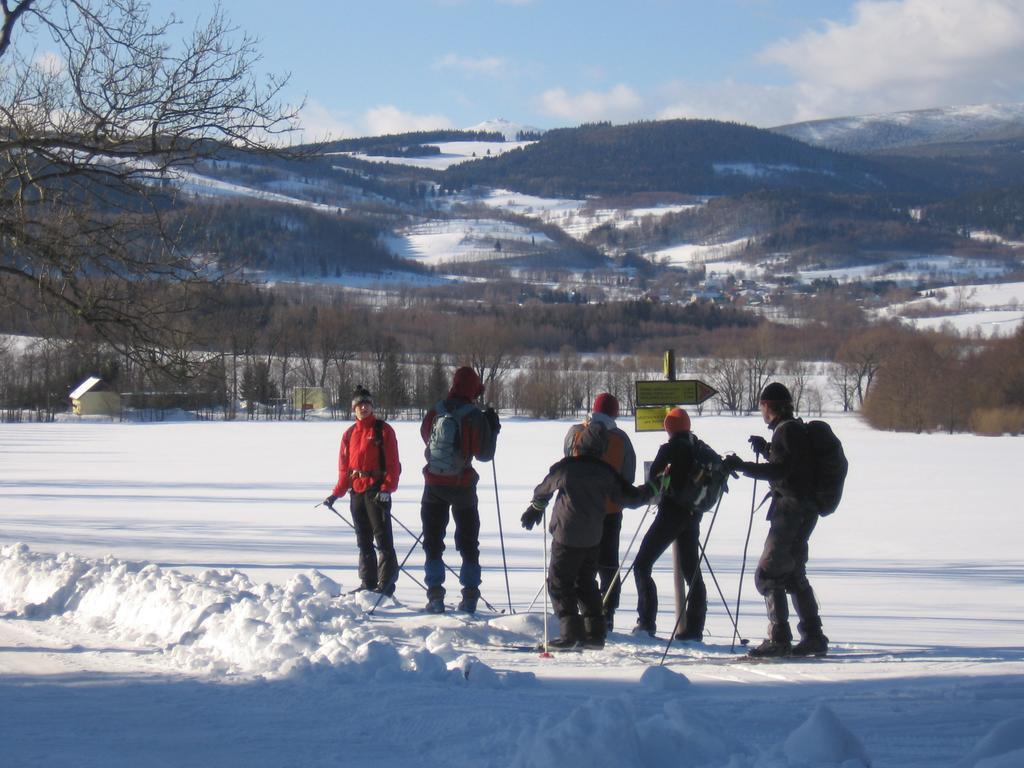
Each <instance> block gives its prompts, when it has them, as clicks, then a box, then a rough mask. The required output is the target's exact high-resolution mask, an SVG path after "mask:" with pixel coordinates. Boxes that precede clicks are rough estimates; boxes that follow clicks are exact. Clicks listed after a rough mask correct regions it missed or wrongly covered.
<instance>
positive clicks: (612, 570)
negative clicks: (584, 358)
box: [562, 392, 636, 632]
mask: <svg viewBox="0 0 1024 768" xmlns="http://www.w3.org/2000/svg"><path fill="white" fill-rule="evenodd" d="M618 416H619V401H618V399H617V398H616V397H615V395H613V394H611V393H610V392H602V393H600V394H599V395H598V396H597V397H595V398H594V408H593V412H592V413H591V415H590V416H588V417H587V419H586V421H584V422H582V423H581V424H573V425H572V426H571V427H569V431H568V432H567V433H566V435H565V440H564V444H563V446H562V450H563V453H564V455H565V456H573V455H575V454H576V453H577V446H576V443H577V441H578V440H579V438H580V436H581V435H582V434H584V432H586V429H587V425H588V424H590V423H591V422H595V421H596V422H598V423H600V424H602V425H604V427H605V428H606V429H607V430H608V432H607V436H608V440H607V444H606V445H605V449H604V452H603V453H602V454H601V459H602V460H603V461H604V462H605V463H606V464H607V465H608V466H610V467H611V468H612V469H614V470H615V471H616V472H618V473H619V474H620V475H622V479H623V480H625V481H626V482H627V483H633V482H636V451H634V450H633V443H631V442H630V440H629V436H628V435H627V434H626V433H625V432H623V431H622V430H621V429H620V428H619V427H618V426H617V425H616V423H615V419H617V418H618ZM605 512H606V514H605V516H604V522H603V523H602V525H603V528H604V530H603V532H602V533H601V543H600V544H599V545H598V550H597V576H598V579H599V580H600V582H601V594H602V595H604V596H605V597H604V605H603V610H604V621H605V625H606V628H607V631H608V632H611V631H612V628H613V626H614V624H615V610H616V609H617V608H618V607H619V593H620V592H621V591H622V583H621V579H620V578H619V576H620V575H621V574H620V570H619V534H620V533H621V531H622V505H621V504H616V503H614V502H613V501H611V500H610V499H608V500H606V501H605Z"/></svg>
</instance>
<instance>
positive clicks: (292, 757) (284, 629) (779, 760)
mask: <svg viewBox="0 0 1024 768" xmlns="http://www.w3.org/2000/svg"><path fill="white" fill-rule="evenodd" d="M693 421H694V429H695V431H696V432H697V433H698V434H699V435H700V436H701V437H702V439H704V440H706V441H707V442H709V443H710V444H711V445H712V446H713V447H715V448H716V449H718V450H719V451H720V452H723V453H724V452H727V451H729V450H736V451H737V452H740V453H741V454H744V455H747V454H748V451H749V449H748V448H747V446H746V438H747V436H749V435H750V434H765V432H764V426H763V424H762V423H761V422H760V420H759V419H757V418H732V417H714V416H701V415H698V414H696V413H694V415H693ZM830 421H831V422H832V423H833V424H834V426H835V428H836V431H837V433H838V434H839V435H840V437H841V438H842V439H843V441H844V444H845V446H846V451H847V454H848V456H849V458H850V462H851V474H850V478H849V480H848V486H847V492H846V495H845V497H844V500H843V505H842V506H841V507H840V509H839V511H838V512H837V513H836V514H835V515H834V516H832V517H829V518H827V519H824V520H822V521H821V522H820V524H819V526H818V529H817V531H816V532H815V534H814V537H813V538H812V542H811V563H810V576H811V579H812V583H813V584H814V586H815V590H816V592H817V595H818V597H819V599H820V601H821V603H822V614H823V618H824V622H825V631H826V633H827V634H828V635H829V636H830V638H831V652H830V656H829V657H828V658H826V659H824V660H815V661H803V662H800V661H788V662H781V663H761V664H757V663H748V662H745V661H744V660H743V659H742V658H740V657H739V653H740V652H741V651H742V650H743V647H742V646H741V645H739V644H737V645H736V646H735V652H734V651H733V650H732V644H733V626H732V623H731V619H730V616H729V615H728V614H727V612H726V608H725V606H724V605H723V600H722V599H721V598H720V597H719V595H718V593H717V591H716V587H715V583H714V581H713V580H712V578H711V575H710V572H709V571H707V570H705V579H706V580H707V582H708V590H709V615H708V624H707V628H706V635H705V642H704V643H703V644H700V645H691V646H686V647H681V646H679V645H678V644H675V645H673V647H672V648H671V649H670V650H669V651H668V654H667V655H665V644H664V639H665V638H666V637H667V635H668V633H669V630H670V628H671V626H672V623H673V620H674V619H673V615H672V593H671V585H670V581H671V574H670V572H669V568H670V564H671V557H670V555H669V554H666V555H665V556H664V557H663V558H662V560H661V561H660V562H659V568H658V569H657V570H656V572H655V578H656V581H657V583H658V586H659V594H660V597H661V606H660V607H661V611H660V614H659V617H658V629H659V639H650V638H646V637H643V638H634V637H633V636H631V635H630V634H629V630H630V629H631V627H632V625H633V623H634V621H635V604H636V597H635V591H634V589H633V584H632V579H627V580H626V583H625V586H624V589H623V596H622V604H621V606H620V609H619V612H618V614H617V616H616V626H615V631H614V632H613V633H612V634H611V636H610V638H609V642H608V645H607V646H606V648H605V650H603V651H587V652H584V653H571V654H560V655H557V656H555V657H554V658H551V659H543V658H540V657H539V656H538V654H537V653H536V652H534V651H531V650H528V649H529V648H532V646H533V644H535V643H536V642H538V641H539V640H540V638H541V637H542V636H543V633H544V620H543V606H544V598H543V595H542V594H540V593H539V590H540V587H541V585H542V583H543V577H542V572H541V571H542V563H543V552H542V544H543V541H544V538H543V536H542V534H541V531H540V530H538V529H535V530H534V531H532V532H526V531H524V530H522V528H521V527H520V526H519V520H518V518H519V515H520V514H521V513H522V510H523V509H524V508H525V507H526V505H527V504H528V502H529V499H530V495H531V491H532V488H533V486H534V485H535V484H536V483H537V482H539V481H540V479H541V478H542V477H543V475H544V473H545V471H546V469H547V467H548V466H549V465H550V464H551V463H553V462H554V461H555V460H557V459H558V457H559V453H560V450H561V442H562V437H563V435H564V433H565V430H566V429H567V428H568V426H569V422H566V421H563V422H536V421H529V420H523V419H515V418H505V419H504V421H503V429H502V431H501V435H500V441H499V449H498V453H497V457H496V464H495V465H494V467H493V469H492V466H491V465H488V464H484V465H482V466H480V467H479V469H480V472H481V475H482V480H481V484H480V489H479V493H480V503H481V517H482V534H481V562H482V564H483V569H484V582H483V584H482V591H483V597H484V600H485V603H486V605H485V604H484V603H482V604H481V612H480V614H479V615H478V617H477V618H475V619H469V618H467V617H465V616H463V615H461V614H457V613H454V612H450V613H447V614H445V615H443V616H430V615H427V614H424V613H421V612H420V610H419V609H420V608H421V607H422V605H423V602H424V596H423V593H422V590H421V588H420V587H419V586H417V584H416V583H415V581H414V579H417V580H420V579H422V562H423V560H422V552H421V550H419V549H418V548H417V547H416V546H415V536H416V534H418V532H419V520H418V517H419V496H420V493H421V491H422V484H421V479H420V468H421V465H422V450H423V449H422V442H421V441H420V439H419V436H418V424H417V423H412V422H398V423H396V424H395V427H396V431H397V434H398V439H399V446H400V451H401V458H402V462H403V475H402V482H401V485H400V487H399V489H398V491H397V492H396V493H395V494H394V516H395V521H396V524H395V539H396V547H397V549H398V553H399V558H400V559H402V558H404V557H405V556H406V555H407V554H409V559H408V560H407V561H406V571H407V573H406V574H404V575H403V576H402V577H401V578H400V580H399V583H398V591H397V594H396V597H397V601H392V600H390V599H384V600H383V601H381V603H380V605H379V606H378V607H377V608H374V604H375V602H376V595H372V594H369V593H358V592H357V593H353V594H346V591H347V590H350V589H352V588H353V587H355V586H356V585H357V584H358V577H357V575H356V572H355V565H356V554H355V546H354V536H353V535H352V533H351V530H350V529H349V528H348V527H347V526H346V524H345V523H344V522H342V520H341V519H339V518H338V517H335V516H334V515H332V514H330V512H329V511H328V510H326V509H325V508H324V507H316V506H314V505H316V504H317V502H318V501H319V500H320V499H322V498H323V497H324V496H325V495H326V494H327V493H328V492H329V491H330V489H331V486H332V485H333V483H334V480H335V473H336V461H337V446H338V439H339V438H340V435H341V432H342V431H343V429H344V428H345V426H346V424H344V423H330V422H306V423H301V422H290V423H289V422H284V423H212V422H194V423H161V424H117V423H114V424H109V423H107V424H104V423H95V422H93V423H86V422H83V423H57V424H48V425H36V424H23V425H0V452H2V454H3V456H4V459H3V462H2V463H0V616H2V618H0V739H2V742H3V744H4V758H3V760H4V761H5V762H4V765H12V766H21V765H46V766H104V767H105V768H106V767H107V766H138V765H143V764H160V765H174V766H178V765H181V766H189V767H190V768H192V767H193V766H197V765H204V766H205V765H225V766H227V765H246V766H281V765H302V766H321V765H322V766H328V765H330V766H337V765H370V764H372V765H377V766H388V767H390V766H417V767H418V768H421V767H422V766H432V765H460V766H463V765H466V766H541V767H546V766H552V767H554V766H558V768H562V767H563V766H566V765H586V766H616V767H617V768H618V767H621V766H625V767H626V768H632V767H633V766H636V767H638V768H639V767H641V766H643V767H645V768H648V767H653V766H667V765H672V766H694V767H696V766H707V767H709V768H807V767H808V766H814V767H815V768H817V767H818V766H827V767H831V766H838V767H841V768H858V767H860V768H864V767H865V766H874V767H875V768H877V767H878V766H900V768H914V767H916V766H922V767H923V766H929V768H930V767H932V766H958V768H968V767H973V768H993V766H995V767H996V768H1007V766H1015V767H1019V766H1020V765H1022V764H1024V763H1022V758H1024V727H1021V726H1022V725H1024V718H1021V717H1020V715H1019V714H1018V709H1019V702H1020V701H1021V699H1022V698H1024V648H1021V644H1020V637H1021V630H1022V629H1024V620H1022V618H1021V615H1020V609H1019V602H1020V601H1019V595H1020V586H1021V583H1022V582H1024V567H1022V566H1021V563H1020V556H1019V555H1020V552H1021V551H1022V545H1024V541H1022V536H1021V533H1020V530H1021V525H1020V522H1019V520H1020V517H1019V512H1018V505H1017V502H1016V496H1017V486H1018V485H1019V484H1018V483H1017V481H1016V473H1017V472H1019V467H1020V466H1022V459H1024V447H1022V443H1021V441H1020V438H1012V437H1004V438H979V437H973V436H968V435H952V436H951V435H905V434H893V433H881V432H875V431H873V430H871V429H868V428H867V427H866V426H864V425H863V424H862V423H861V422H860V421H859V420H858V419H857V418H855V417H850V416H845V417H844V416H835V417H830ZM620 425H622V426H624V427H625V428H626V429H627V432H629V433H630V434H631V437H632V439H633V442H634V445H635V446H636V449H637V453H638V457H639V459H640V460H641V462H642V461H643V460H644V459H647V460H650V459H651V458H653V455H654V452H655V451H656V449H657V446H658V445H659V444H660V443H661V442H662V441H663V439H664V436H663V435H662V434H661V433H640V434H637V433H633V432H632V429H631V425H630V424H629V420H628V419H622V420H620ZM495 477H496V478H497V488H496V489H495V483H494V478H495ZM763 490H764V486H763V484H759V485H758V486H757V488H755V487H754V484H753V483H752V481H749V480H734V481H732V484H731V489H730V493H729V494H728V495H727V496H726V497H725V499H724V500H723V503H722V506H721V508H720V510H719V513H718V514H717V515H715V516H714V517H712V516H711V515H707V516H705V518H704V523H703V526H702V529H703V532H704V533H705V534H707V532H708V531H709V530H710V531H711V533H710V537H709V538H708V547H707V558H708V563H709V564H710V565H711V567H712V568H713V571H714V578H715V580H717V582H718V583H719V584H720V586H721V589H722V591H723V593H724V596H725V598H726V602H727V603H728V605H729V613H730V614H731V613H734V612H735V609H736V598H737V589H738V585H739V574H740V571H741V568H742V567H743V563H742V552H743V547H744V541H745V538H746V534H747V526H748V523H750V520H751V514H750V510H751V503H752V501H759V500H760V496H761V495H762V492H763ZM496 491H497V493H496ZM496 501H499V502H500V505H501V514H500V519H501V521H502V523H503V526H502V529H501V530H502V535H501V536H499V526H498V519H499V517H498V514H497V507H496ZM337 508H338V511H339V513H341V514H342V515H344V516H345V517H348V508H347V503H346V501H345V500H344V499H343V500H341V501H339V503H338V505H337ZM651 519H652V516H651V515H649V514H648V515H645V511H644V510H643V509H641V510H636V511H630V510H627V511H626V513H625V519H624V523H623V534H622V546H621V550H622V551H623V554H624V555H626V557H624V560H625V561H626V563H627V564H628V562H630V561H631V560H632V556H633V555H635V552H636V546H637V544H638V543H639V542H638V541H637V542H636V543H634V544H633V546H632V548H631V551H630V552H629V553H628V554H627V552H626V550H627V548H628V547H629V544H630V540H631V539H632V537H633V534H634V532H636V531H637V530H638V529H641V532H642V530H645V529H646V527H647V526H648V525H649V524H650V521H651ZM712 521H713V526H712ZM405 527H408V529H409V531H411V533H409V532H407V531H406V530H405ZM766 530H767V527H766V523H765V522H764V520H763V512H760V513H758V514H756V515H755V516H754V520H753V533H752V536H751V543H750V548H749V556H748V558H747V561H746V566H745V580H744V587H743V593H742V598H741V600H740V619H739V629H740V632H741V633H742V637H745V638H750V640H751V642H753V643H756V642H759V640H760V637H761V633H762V632H763V630H764V624H765V620H764V608H763V605H762V604H761V601H760V598H759V597H758V596H757V595H756V593H755V592H754V590H753V586H752V581H751V571H752V568H753V565H754V563H755V562H756V558H757V555H758V553H759V551H760V544H761V542H762V541H763V538H764V534H765V531H766ZM452 534H453V532H452V530H451V528H449V532H448V537H447V543H448V549H447V551H446V560H447V562H448V564H449V565H451V566H454V568H455V569H457V568H458V566H459V558H458V554H457V552H456V551H455V547H454V543H453V539H452ZM502 541H503V542H504V554H505V558H506V560H507V563H508V568H509V588H508V593H507V595H506V590H505V580H504V575H503V571H502V559H503V556H502V549H503V547H502ZM549 543H550V542H549ZM410 553H411V554H410ZM447 587H448V590H449V592H448V596H447V598H448V602H449V603H454V602H457V600H458V585H457V580H456V579H455V577H454V576H452V575H451V574H449V575H448V579H447ZM509 603H511V605H512V607H513V608H514V610H515V613H514V614H511V613H510V611H509ZM531 604H532V609H531ZM548 631H549V632H550V633H551V634H552V635H553V634H554V633H555V632H556V631H557V627H556V622H555V621H554V620H553V619H550V620H549V622H548ZM663 656H664V658H665V664H664V666H662V665H661V664H660V662H661V660H662V658H663Z"/></svg>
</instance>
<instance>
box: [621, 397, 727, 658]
mask: <svg viewBox="0 0 1024 768" xmlns="http://www.w3.org/2000/svg"><path fill="white" fill-rule="evenodd" d="M664 427H665V432H667V433H668V436H669V439H668V442H666V443H663V444H662V446H661V447H660V448H659V449H658V454H657V456H655V458H654V461H653V463H652V464H651V471H650V476H651V477H652V478H657V477H660V476H661V475H663V474H665V473H666V472H667V473H668V475H669V478H670V481H669V490H668V492H667V493H664V494H662V496H661V499H660V500H659V501H658V513H657V514H656V515H655V517H654V522H653V523H651V527H650V528H649V529H648V530H647V533H646V534H645V535H644V538H643V541H642V542H640V549H638V550H637V553H636V560H635V561H634V563H633V579H634V581H635V582H636V593H637V605H636V610H637V623H636V627H635V628H634V629H633V634H641V633H643V634H648V635H650V636H651V637H654V634H655V631H656V629H657V616H658V588H657V586H655V584H654V578H653V576H652V575H651V574H652V572H653V571H654V564H655V563H656V562H657V561H658V558H660V557H661V556H662V555H663V554H664V552H665V550H666V549H668V547H669V545H670V544H672V543H676V544H678V546H679V558H680V567H681V569H682V572H683V579H684V580H685V582H686V591H687V595H686V611H685V621H684V622H681V623H680V624H679V627H678V631H677V632H676V639H677V640H683V641H687V640H689V641H695V642H699V641H701V640H703V639H704V618H705V616H706V615H707V610H708V604H707V588H706V587H705V586H704V577H703V576H702V575H701V572H700V519H701V513H700V512H698V511H696V510H695V509H694V507H693V504H692V503H690V502H688V501H686V499H687V497H688V491H690V490H691V489H692V488H693V484H694V477H695V475H696V474H697V470H698V464H697V461H696V458H695V454H694V450H695V446H696V442H697V439H696V437H695V436H694V434H693V433H692V432H691V431H690V414H688V413H687V412H686V410H685V409H683V408H673V409H671V410H670V411H669V412H668V413H667V414H666V415H665V421H664Z"/></svg>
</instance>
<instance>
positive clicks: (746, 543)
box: [729, 453, 761, 653]
mask: <svg viewBox="0 0 1024 768" xmlns="http://www.w3.org/2000/svg"><path fill="white" fill-rule="evenodd" d="M760 460H761V454H760V453H755V454H754V463H755V464H757V463H758V462H759V461H760ZM756 502H757V478H756V477H755V478H754V489H753V491H751V493H750V522H749V523H747V540H746V541H744V542H743V563H742V565H740V583H739V584H738V585H737V586H736V627H735V628H734V629H733V633H732V645H730V646H729V652H730V653H732V652H733V651H734V650H736V638H737V636H738V635H739V633H740V595H741V594H743V574H744V572H745V571H746V570H747V548H748V547H749V546H750V533H751V531H753V529H754V512H755V509H754V504H755V503H756Z"/></svg>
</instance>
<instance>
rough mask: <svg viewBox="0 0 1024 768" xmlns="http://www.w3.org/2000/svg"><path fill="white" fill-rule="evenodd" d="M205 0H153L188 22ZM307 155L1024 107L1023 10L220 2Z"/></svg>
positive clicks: (1005, 5) (470, 0)
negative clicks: (622, 129)
mask: <svg viewBox="0 0 1024 768" xmlns="http://www.w3.org/2000/svg"><path fill="white" fill-rule="evenodd" d="M211 5H212V4H211V3H210V2H209V1H208V0H152V7H153V12H154V15H156V16H160V17H162V16H164V15H166V14H167V13H169V12H171V11H173V12H174V13H176V14H177V15H178V16H179V18H181V19H183V20H185V21H186V22H188V23H191V20H192V19H194V18H196V17H197V16H201V15H203V14H208V13H209V10H210V8H211ZM221 5H222V8H223V9H224V11H225V12H226V13H227V15H228V16H229V17H230V18H231V19H232V20H233V21H234V22H235V23H236V24H237V25H238V26H240V27H241V28H243V29H245V30H246V31H247V32H249V33H251V34H253V35H255V36H257V37H258V38H260V40H261V47H262V50H263V55H264V59H263V62H262V64H261V66H263V67H264V68H265V69H266V70H267V71H269V72H275V73H284V72H290V73H291V81H290V85H289V91H288V96H289V98H290V99H292V100H294V101H298V100H300V99H303V98H304V99H305V100H306V107H305V110H304V112H303V122H304V126H305V128H306V130H307V131H308V133H309V138H314V137H323V136H324V135H326V134H330V135H332V136H333V137H335V138H338V137H343V136H354V135H368V134H370V135H375V134H381V133H395V132H400V131H406V130H421V129H428V128H435V127H455V128H464V127H468V126H471V125H475V124H477V123H479V122H481V121H484V120H487V119H491V118H497V117H503V118H505V119H507V120H510V121H512V122H515V123H520V124H525V125H531V126H536V127H539V128H551V127H558V126H568V125H578V124H579V123H582V122H589V121H594V120H611V121H612V122H616V123H619V122H629V121H633V120H639V119H662V118H671V117H702V118H703V117H706V118H716V119H727V120H737V121H740V122H745V123H750V124H753V125H758V126H771V125H779V124H784V123H788V122H795V121H800V120H809V119H816V118H823V117H837V116H843V115H852V114H867V113H874V112H887V111H897V110H906V109H921V108H927V107H933V106H947V105H962V104H975V103H984V102H997V101H1002V102H1005V101H1024V0H886V1H885V2H879V1H876V0H871V1H865V0H861V1H860V2H852V1H850V0H813V1H812V0H713V1H712V2H708V1H707V0H693V1H691V0H675V1H672V0H630V1H629V2H611V1H610V0H375V1H374V2H364V1H363V0H339V1H338V2H326V1H325V0H291V1H290V2H288V3H281V2H280V0H222V3H221Z"/></svg>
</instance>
